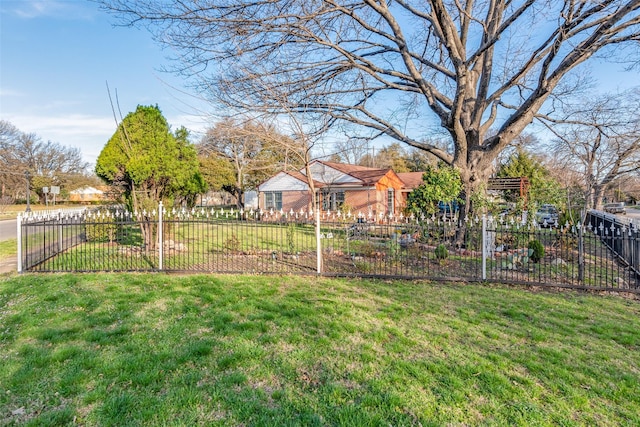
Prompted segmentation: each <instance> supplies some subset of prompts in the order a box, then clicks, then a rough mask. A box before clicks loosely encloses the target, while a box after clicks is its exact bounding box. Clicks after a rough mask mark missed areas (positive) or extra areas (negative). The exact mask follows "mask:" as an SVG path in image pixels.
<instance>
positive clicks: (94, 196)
mask: <svg viewBox="0 0 640 427" xmlns="http://www.w3.org/2000/svg"><path fill="white" fill-rule="evenodd" d="M104 200H105V192H104V191H102V190H99V189H97V188H94V187H90V186H88V185H87V186H84V187H80V188H77V189H75V190H72V191H69V202H74V203H94V202H101V201H104Z"/></svg>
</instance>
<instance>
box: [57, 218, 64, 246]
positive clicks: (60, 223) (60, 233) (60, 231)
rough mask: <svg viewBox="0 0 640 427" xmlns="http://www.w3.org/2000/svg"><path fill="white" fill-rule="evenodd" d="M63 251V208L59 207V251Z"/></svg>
mask: <svg viewBox="0 0 640 427" xmlns="http://www.w3.org/2000/svg"><path fill="white" fill-rule="evenodd" d="M62 251H63V247H62V209H58V253H60V252H62Z"/></svg>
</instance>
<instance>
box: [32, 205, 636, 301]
mask: <svg viewBox="0 0 640 427" xmlns="http://www.w3.org/2000/svg"><path fill="white" fill-rule="evenodd" d="M160 212H161V213H160ZM593 218H594V217H591V218H590V220H589V221H587V223H586V224H585V225H581V226H578V225H569V224H565V225H564V226H558V227H550V228H540V227H539V226H537V225H536V224H530V223H523V221H522V218H492V217H485V218H473V219H471V220H468V221H465V222H463V223H456V222H455V221H449V220H446V219H444V218H436V217H421V218H415V217H404V216H399V217H388V216H379V217H365V216H362V215H353V214H350V213H346V214H345V213H341V212H321V213H317V212H315V213H314V212H310V213H306V212H288V213H285V212H272V211H269V212H262V211H237V210H235V211H234V210H221V209H194V210H190V211H186V210H174V209H172V210H164V209H162V207H160V208H159V209H157V210H156V211H153V212H142V213H129V212H126V211H123V210H121V209H119V208H114V209H104V210H98V211H89V210H87V211H85V212H83V213H75V214H72V215H66V214H57V215H52V216H49V217H43V216H40V217H31V216H24V217H21V218H20V225H19V228H20V230H21V233H20V234H21V236H20V239H19V241H20V248H19V270H20V271H39V272H62V271H166V272H215V273H252V274H283V273H284V274H317V275H325V276H361V277H398V278H414V279H431V280H462V281H493V282H507V283H527V284H536V285H550V286H567V287H578V288H589V289H618V290H627V291H630V292H640V275H639V274H638V248H639V246H640V233H639V232H638V230H637V229H635V228H633V227H627V228H625V229H623V228H620V229H619V232H618V231H617V230H618V229H615V227H614V229H615V230H616V231H615V232H612V233H609V232H607V231H606V229H607V227H609V230H610V229H611V227H612V225H610V224H607V223H603V224H602V226H601V225H600V223H598V222H597V221H598V220H596V219H593ZM629 260H630V261H629Z"/></svg>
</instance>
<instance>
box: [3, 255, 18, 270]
mask: <svg viewBox="0 0 640 427" xmlns="http://www.w3.org/2000/svg"><path fill="white" fill-rule="evenodd" d="M17 271H18V257H17V256H16V255H12V256H10V257H7V258H4V259H0V274H5V273H15V272H17Z"/></svg>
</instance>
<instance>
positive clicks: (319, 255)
mask: <svg viewBox="0 0 640 427" xmlns="http://www.w3.org/2000/svg"><path fill="white" fill-rule="evenodd" d="M316 273H318V275H321V274H322V242H321V239H320V209H319V208H316Z"/></svg>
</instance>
